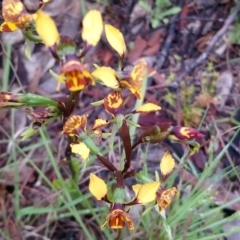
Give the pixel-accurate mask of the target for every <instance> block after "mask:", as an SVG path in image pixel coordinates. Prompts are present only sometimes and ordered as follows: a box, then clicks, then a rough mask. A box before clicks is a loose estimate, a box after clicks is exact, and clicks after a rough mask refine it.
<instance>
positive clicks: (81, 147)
mask: <svg viewBox="0 0 240 240" xmlns="http://www.w3.org/2000/svg"><path fill="white" fill-rule="evenodd" d="M70 147H71V149H72V153H75V154H77V155H79V156H80V157H81V158H82V159H83V160H84V161H85V160H86V159H87V158H88V156H89V153H90V150H89V148H88V147H87V146H86V145H85V144H84V143H82V142H80V143H72V144H70Z"/></svg>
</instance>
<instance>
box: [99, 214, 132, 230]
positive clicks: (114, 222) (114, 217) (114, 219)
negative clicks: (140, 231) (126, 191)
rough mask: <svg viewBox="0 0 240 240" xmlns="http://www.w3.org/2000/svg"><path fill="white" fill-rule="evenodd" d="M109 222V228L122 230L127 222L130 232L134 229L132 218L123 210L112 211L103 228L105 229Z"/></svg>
mask: <svg viewBox="0 0 240 240" xmlns="http://www.w3.org/2000/svg"><path fill="white" fill-rule="evenodd" d="M107 222H108V224H109V227H110V228H112V229H121V228H123V227H125V222H126V223H127V226H128V228H129V229H130V230H133V229H134V225H133V220H132V218H131V217H130V216H129V215H128V214H127V213H126V212H125V211H124V210H122V209H115V210H112V211H111V212H110V213H109V214H108V215H107V217H106V220H105V222H104V223H103V225H102V226H101V228H104V227H105V225H106V223H107Z"/></svg>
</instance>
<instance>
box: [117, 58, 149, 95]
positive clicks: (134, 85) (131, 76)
mask: <svg viewBox="0 0 240 240" xmlns="http://www.w3.org/2000/svg"><path fill="white" fill-rule="evenodd" d="M125 74H126V78H127V80H121V82H120V83H121V85H122V86H123V87H126V88H128V89H129V90H130V91H131V92H132V93H133V94H134V95H135V97H136V98H138V99H142V82H143V78H144V76H145V75H146V74H147V62H146V61H145V60H144V59H141V60H139V61H138V62H137V64H136V65H135V66H134V67H133V69H132V71H131V72H130V73H129V72H128V71H126V72H125Z"/></svg>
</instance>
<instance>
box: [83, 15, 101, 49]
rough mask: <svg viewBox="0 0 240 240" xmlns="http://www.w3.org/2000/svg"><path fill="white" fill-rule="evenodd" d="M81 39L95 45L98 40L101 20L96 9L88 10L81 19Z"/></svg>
mask: <svg viewBox="0 0 240 240" xmlns="http://www.w3.org/2000/svg"><path fill="white" fill-rule="evenodd" d="M82 25H83V30H82V39H83V40H84V41H86V42H87V43H88V44H89V45H91V46H96V45H97V43H98V42H99V40H100V38H101V35H102V31H103V21H102V15H101V13H100V12H99V11H98V10H90V11H89V12H88V13H87V14H86V15H85V16H84V18H83V21H82Z"/></svg>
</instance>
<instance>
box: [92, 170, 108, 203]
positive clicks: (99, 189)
mask: <svg viewBox="0 0 240 240" xmlns="http://www.w3.org/2000/svg"><path fill="white" fill-rule="evenodd" d="M89 191H90V192H91V193H92V195H93V196H94V197H95V198H96V199H97V200H101V199H102V198H103V197H104V196H106V194H107V185H106V183H105V182H104V181H103V180H102V179H101V178H99V177H98V176H96V175H95V174H93V173H90V182H89Z"/></svg>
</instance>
